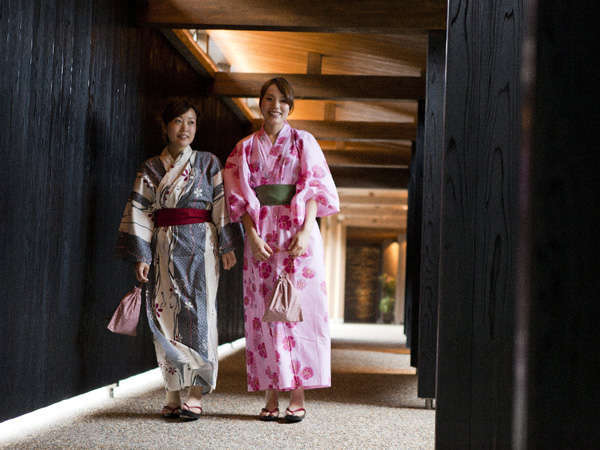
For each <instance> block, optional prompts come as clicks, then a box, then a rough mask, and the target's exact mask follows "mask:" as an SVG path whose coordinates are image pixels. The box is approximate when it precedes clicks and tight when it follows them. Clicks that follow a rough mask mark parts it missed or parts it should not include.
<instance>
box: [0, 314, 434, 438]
mask: <svg viewBox="0 0 600 450" xmlns="http://www.w3.org/2000/svg"><path fill="white" fill-rule="evenodd" d="M398 330H401V327H396V326H386V325H383V326H374V325H341V326H340V325H333V326H332V335H333V338H334V339H333V344H332V347H333V351H332V371H333V375H332V385H333V387H332V388H331V389H320V390H314V391H307V393H306V399H307V417H306V419H305V420H304V421H303V422H301V423H299V424H294V425H288V424H284V423H283V422H281V423H277V422H275V423H266V422H260V421H258V420H257V419H256V414H257V413H258V411H259V410H260V408H261V407H262V406H263V403H262V396H261V395H258V394H249V393H248V392H246V382H245V381H246V372H245V368H244V349H243V348H240V349H238V350H236V351H235V352H233V353H232V354H230V355H229V356H226V357H224V358H223V359H222V360H221V362H220V368H219V381H218V385H217V390H216V391H215V392H214V393H213V394H211V395H209V396H206V397H205V399H204V411H205V415H204V417H202V418H201V419H200V420H198V421H195V422H187V423H185V422H179V421H165V420H164V419H162V418H160V417H159V415H158V411H159V410H160V407H161V405H162V402H163V392H162V389H152V390H149V391H147V392H146V393H143V394H140V395H136V396H135V397H130V398H119V399H114V400H111V401H110V403H109V404H107V406H105V407H103V408H101V409H96V410H93V411H90V412H89V413H87V414H85V415H82V416H81V417H79V418H77V419H76V420H73V421H71V423H64V424H62V425H60V426H55V427H53V428H52V429H50V430H48V431H46V432H43V433H41V434H37V435H35V436H30V437H28V438H25V439H22V440H19V441H18V442H17V441H13V442H10V443H6V442H5V443H3V446H6V447H8V448H267V447H277V448H402V449H408V448H433V445H434V421H435V412H434V411H433V410H426V409H424V401H423V400H422V399H418V398H417V380H416V376H415V375H414V369H413V368H411V367H410V366H409V355H408V354H406V353H404V352H403V349H399V348H398V347H397V346H393V345H392V342H391V341H390V339H394V341H395V342H398V341H397V340H396V339H395V338H396V336H399V335H400V333H398V332H397V331H398ZM282 399H283V401H282V403H281V405H280V408H281V409H285V406H286V403H285V402H286V400H287V396H282Z"/></svg>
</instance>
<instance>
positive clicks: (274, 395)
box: [224, 78, 339, 422]
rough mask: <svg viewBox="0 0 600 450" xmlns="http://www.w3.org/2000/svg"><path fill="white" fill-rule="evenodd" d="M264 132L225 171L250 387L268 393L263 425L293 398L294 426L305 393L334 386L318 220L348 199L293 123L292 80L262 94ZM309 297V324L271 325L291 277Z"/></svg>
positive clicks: (244, 144)
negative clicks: (284, 398)
mask: <svg viewBox="0 0 600 450" xmlns="http://www.w3.org/2000/svg"><path fill="white" fill-rule="evenodd" d="M259 104H260V109H261V112H262V115H263V118H264V123H263V127H262V128H261V129H260V130H259V131H257V132H256V133H253V134H251V135H250V136H248V137H246V138H244V139H242V140H241V141H240V142H239V143H238V144H237V145H236V147H235V149H234V151H233V152H232V153H231V155H230V156H229V158H228V160H227V163H226V165H225V170H224V180H225V193H226V198H227V202H228V204H229V211H230V218H231V220H232V221H233V222H236V221H240V220H241V221H242V223H243V225H244V230H245V234H246V241H245V250H244V319H245V331H246V368H247V374H248V390H249V391H250V392H254V391H266V404H265V407H264V408H263V409H262V410H261V412H260V415H259V418H260V419H261V420H266V421H271V420H277V419H278V417H279V392H281V391H290V402H289V405H288V407H287V409H286V411H285V420H286V421H287V422H299V421H301V420H302V419H303V418H304V416H305V415H306V410H305V409H304V390H305V389H316V388H324V387H330V386H331V342H330V338H329V318H328V314H327V290H326V286H325V268H324V263H323V241H322V239H321V234H320V232H319V228H318V225H317V223H316V217H324V216H328V215H330V214H335V213H337V212H339V198H338V195H337V191H336V188H335V185H334V183H333V179H332V177H331V173H330V172H329V168H328V167H327V163H326V162H325V157H324V156H323V152H322V150H321V148H320V147H319V144H318V143H317V141H316V139H315V138H314V136H313V135H311V134H310V133H308V132H306V131H302V130H296V129H294V128H292V127H291V126H290V125H289V124H288V123H287V121H286V119H287V116H288V114H289V113H290V112H291V111H292V109H293V107H294V94H293V91H292V88H291V86H290V84H289V83H288V82H287V80H285V79H284V78H273V79H271V80H269V81H267V82H266V83H265V84H264V85H263V87H262V89H261V92H260V103H259ZM284 272H285V273H286V274H287V275H288V277H289V279H290V281H291V282H292V283H293V284H294V286H295V288H296V290H297V291H298V293H299V296H300V303H301V306H302V313H303V321H301V322H263V321H262V317H263V314H264V312H265V303H266V302H267V301H268V300H269V298H270V296H271V294H272V290H273V286H274V285H275V282H276V281H277V279H278V277H279V275H280V274H282V273H284Z"/></svg>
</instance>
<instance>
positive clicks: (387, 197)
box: [338, 186, 408, 206]
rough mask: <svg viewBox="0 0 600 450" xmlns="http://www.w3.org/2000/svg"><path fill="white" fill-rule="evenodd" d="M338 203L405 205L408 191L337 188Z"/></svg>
mask: <svg viewBox="0 0 600 450" xmlns="http://www.w3.org/2000/svg"><path fill="white" fill-rule="evenodd" d="M338 195H339V196H340V203H342V204H344V205H352V206H354V205H356V206H360V205H364V204H368V205H372V204H378V205H396V204H402V205H406V204H407V202H408V191H407V190H406V189H362V188H356V187H350V188H344V187H339V186H338Z"/></svg>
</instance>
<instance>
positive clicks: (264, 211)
mask: <svg viewBox="0 0 600 450" xmlns="http://www.w3.org/2000/svg"><path fill="white" fill-rule="evenodd" d="M268 212H269V211H268V209H267V207H266V206H263V207H262V208H260V213H259V215H258V218H259V219H260V220H263V219H264V218H265V217H267V213H268Z"/></svg>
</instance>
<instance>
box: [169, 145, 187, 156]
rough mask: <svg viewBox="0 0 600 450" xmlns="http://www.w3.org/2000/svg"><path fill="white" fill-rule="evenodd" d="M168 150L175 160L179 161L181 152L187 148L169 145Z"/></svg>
mask: <svg viewBox="0 0 600 450" xmlns="http://www.w3.org/2000/svg"><path fill="white" fill-rule="evenodd" d="M167 150H168V151H169V153H170V154H171V156H172V157H173V159H177V157H178V156H179V155H180V154H181V152H182V151H184V150H185V147H179V146H177V145H173V144H169V145H167Z"/></svg>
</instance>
